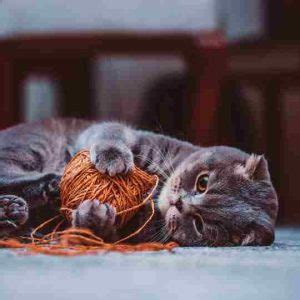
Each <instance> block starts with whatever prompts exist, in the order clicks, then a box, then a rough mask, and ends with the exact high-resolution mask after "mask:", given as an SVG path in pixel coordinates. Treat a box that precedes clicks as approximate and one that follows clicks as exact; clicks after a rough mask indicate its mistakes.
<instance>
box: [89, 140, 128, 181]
mask: <svg viewBox="0 0 300 300" xmlns="http://www.w3.org/2000/svg"><path fill="white" fill-rule="evenodd" d="M91 161H92V163H93V164H94V165H95V167H96V168H97V170H99V172H101V173H103V174H105V173H106V174H108V175H110V176H115V175H117V174H121V173H127V172H128V171H130V170H132V168H133V166H134V162H133V154H132V152H131V150H130V149H129V148H128V147H127V146H126V145H124V144H122V143H105V144H103V145H94V146H93V147H92V148H91Z"/></svg>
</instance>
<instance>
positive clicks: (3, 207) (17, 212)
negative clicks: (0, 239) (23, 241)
mask: <svg viewBox="0 0 300 300" xmlns="http://www.w3.org/2000/svg"><path fill="white" fill-rule="evenodd" d="M27 219H28V206H27V203H26V201H25V200H23V199H22V198H19V197H17V196H14V195H4V196H0V235H6V234H9V233H11V232H12V231H14V230H16V229H18V228H19V227H20V226H21V225H23V224H24V223H25V222H26V221H27Z"/></svg>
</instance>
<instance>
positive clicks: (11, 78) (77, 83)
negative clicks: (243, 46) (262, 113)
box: [0, 31, 226, 144]
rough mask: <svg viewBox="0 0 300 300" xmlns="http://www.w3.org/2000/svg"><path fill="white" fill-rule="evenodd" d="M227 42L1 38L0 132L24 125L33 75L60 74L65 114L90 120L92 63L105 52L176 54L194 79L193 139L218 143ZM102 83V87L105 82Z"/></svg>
mask: <svg viewBox="0 0 300 300" xmlns="http://www.w3.org/2000/svg"><path fill="white" fill-rule="evenodd" d="M224 49H225V43H224V38H223V36H222V34H220V33H219V32H217V31H211V32H199V33H193V34H189V33H144V34H141V33H84V34H58V35H57V34H48V35H46V34H43V35H36V34H35V35H26V36H24V35H23V36H18V37H13V38H7V39H5V40H0V101H1V102H0V103H1V106H0V116H1V118H0V128H5V127H7V126H10V125H12V124H15V123H17V122H18V121H20V100H21V91H22V86H23V82H24V79H25V78H26V77H27V76H28V74H29V73H33V72H40V73H43V74H44V73H46V74H48V75H50V76H54V77H55V79H56V80H57V81H58V82H59V84H60V88H61V92H62V95H63V96H62V98H63V99H61V101H62V107H63V109H64V112H63V115H65V116H77V117H86V116H91V115H92V112H91V111H89V109H90V107H91V105H89V104H90V103H91V101H92V97H93V95H92V68H91V67H92V64H93V59H94V58H95V57H98V56H99V55H100V56H101V54H126V55H154V54H158V55H159V54H176V55H179V56H181V57H182V58H183V59H184V60H185V61H186V64H187V67H188V70H189V73H190V76H191V89H190V97H189V99H188V101H190V104H191V107H192V112H191V116H190V118H189V120H188V121H189V122H190V124H189V125H188V126H189V127H190V130H189V131H190V132H191V136H190V138H191V140H193V141H194V142H196V143H197V142H200V141H201V143H202V144H213V143H216V137H217V134H216V130H217V128H216V127H217V126H216V111H217V108H218V104H219V96H220V95H219V93H220V81H221V79H222V77H223V76H224V74H225V65H226V64H225V51H224ZM100 84H101V83H100Z"/></svg>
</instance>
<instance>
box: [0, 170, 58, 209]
mask: <svg viewBox="0 0 300 300" xmlns="http://www.w3.org/2000/svg"><path fill="white" fill-rule="evenodd" d="M60 179H61V175H58V174H54V173H45V174H42V173H41V174H30V173H28V174H26V175H11V174H10V175H9V176H8V175H7V176H5V175H4V176H2V177H1V179H0V195H7V194H12V195H17V196H18V197H21V198H23V199H24V200H25V201H26V202H27V203H28V206H29V208H36V207H40V206H43V205H46V204H47V203H49V201H51V200H54V199H56V198H58V197H59V183H60Z"/></svg>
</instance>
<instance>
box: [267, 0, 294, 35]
mask: <svg viewBox="0 0 300 300" xmlns="http://www.w3.org/2000/svg"><path fill="white" fill-rule="evenodd" d="M267 7H268V9H267V10H266V11H267V31H268V34H269V36H270V37H271V38H272V39H284V40H288V39H289V40H296V39H300V18H299V13H300V2H299V0H268V1H267Z"/></svg>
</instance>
